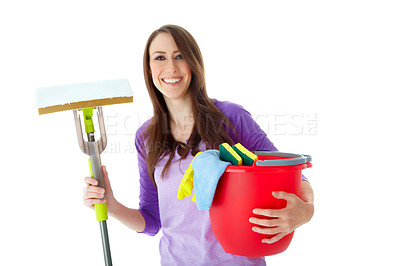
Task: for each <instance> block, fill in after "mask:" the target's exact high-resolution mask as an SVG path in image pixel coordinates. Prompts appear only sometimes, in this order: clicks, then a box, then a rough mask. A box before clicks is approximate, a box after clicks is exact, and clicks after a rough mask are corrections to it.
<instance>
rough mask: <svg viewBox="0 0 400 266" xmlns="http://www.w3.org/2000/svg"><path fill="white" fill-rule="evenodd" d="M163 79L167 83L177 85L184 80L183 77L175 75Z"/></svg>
mask: <svg viewBox="0 0 400 266" xmlns="http://www.w3.org/2000/svg"><path fill="white" fill-rule="evenodd" d="M161 80H162V81H163V82H164V83H165V84H167V85H177V84H179V83H180V82H181V81H182V80H183V78H182V77H173V78H162V79H161Z"/></svg>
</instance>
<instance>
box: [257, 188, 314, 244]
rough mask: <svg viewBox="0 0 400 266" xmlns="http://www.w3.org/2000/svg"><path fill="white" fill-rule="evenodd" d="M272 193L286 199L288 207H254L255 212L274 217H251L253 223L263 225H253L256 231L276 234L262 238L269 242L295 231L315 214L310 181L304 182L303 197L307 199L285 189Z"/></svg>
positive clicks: (276, 196) (264, 241) (278, 197)
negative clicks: (284, 190)
mask: <svg viewBox="0 0 400 266" xmlns="http://www.w3.org/2000/svg"><path fill="white" fill-rule="evenodd" d="M302 183H305V182H302ZM272 195H273V196H274V197H275V198H277V199H283V200H286V201H287V205H286V207H285V208H283V209H254V210H253V213H254V214H257V215H261V216H266V217H269V218H272V219H260V218H256V217H251V218H250V222H251V223H253V224H255V225H261V226H263V227H258V226H253V231H254V232H257V233H260V234H268V235H274V234H276V235H275V236H274V237H272V238H264V239H263V240H262V242H263V243H269V244H272V243H274V242H276V241H278V240H280V239H281V238H283V237H284V236H286V235H288V234H290V233H291V232H293V231H294V230H295V229H296V228H297V227H299V226H300V225H303V224H305V223H307V222H308V221H309V220H311V218H312V216H313V214H314V203H313V198H314V197H313V192H312V189H311V186H310V185H309V183H308V182H307V184H305V185H303V184H302V198H305V200H302V199H301V198H299V197H297V196H296V195H295V194H292V193H286V192H283V191H274V192H272Z"/></svg>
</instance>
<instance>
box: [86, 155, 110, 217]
mask: <svg viewBox="0 0 400 266" xmlns="http://www.w3.org/2000/svg"><path fill="white" fill-rule="evenodd" d="M88 161H89V168H90V177H92V178H94V177H93V170H92V169H93V168H92V162H91V160H90V158H89V159H88ZM100 171H101V172H102V169H101V165H100ZM103 178H104V177H103V173H102V174H101V177H100V178H99V177H97V178H96V180H98V179H103ZM103 180H104V179H103ZM99 184H100V182H99ZM102 188H104V187H102ZM94 209H95V211H96V219H97V221H99V222H100V221H106V220H108V213H107V202H104V203H101V204H95V205H94Z"/></svg>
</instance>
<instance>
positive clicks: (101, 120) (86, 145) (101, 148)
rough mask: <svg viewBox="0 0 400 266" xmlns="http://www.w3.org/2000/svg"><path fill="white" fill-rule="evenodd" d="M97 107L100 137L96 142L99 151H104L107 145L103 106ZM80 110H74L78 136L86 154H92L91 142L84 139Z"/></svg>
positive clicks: (80, 145)
mask: <svg viewBox="0 0 400 266" xmlns="http://www.w3.org/2000/svg"><path fill="white" fill-rule="evenodd" d="M95 109H96V110H97V119H98V121H99V129H100V139H99V140H97V141H96V144H97V147H98V149H99V153H102V152H103V151H104V149H105V148H106V146H107V136H106V128H105V125H104V117H103V110H102V108H101V107H95ZM78 111H79V109H78V110H74V119H75V127H76V135H77V137H78V142H79V147H80V148H81V150H82V151H83V152H84V153H85V154H87V155H90V153H89V143H88V142H87V141H85V140H84V139H83V130H82V124H81V119H80V116H79V114H78ZM88 139H89V138H88Z"/></svg>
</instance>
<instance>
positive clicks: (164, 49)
mask: <svg viewBox="0 0 400 266" xmlns="http://www.w3.org/2000/svg"><path fill="white" fill-rule="evenodd" d="M178 51H179V49H178V47H177V45H176V43H175V41H174V38H172V35H171V34H169V33H166V32H162V33H160V34H158V35H157V36H156V37H155V38H154V39H153V41H152V42H151V44H150V47H149V52H150V54H154V53H156V52H160V53H175V52H178Z"/></svg>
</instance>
